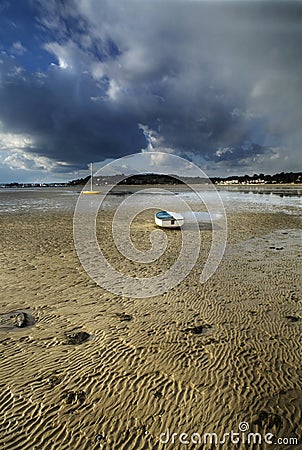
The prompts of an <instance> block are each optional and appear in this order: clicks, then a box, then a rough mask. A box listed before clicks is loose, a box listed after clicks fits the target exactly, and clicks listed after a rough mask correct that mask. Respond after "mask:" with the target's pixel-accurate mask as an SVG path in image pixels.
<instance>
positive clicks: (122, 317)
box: [117, 312, 133, 322]
mask: <svg viewBox="0 0 302 450" xmlns="http://www.w3.org/2000/svg"><path fill="white" fill-rule="evenodd" d="M117 316H118V317H119V318H120V321H121V322H130V321H131V320H133V317H132V316H130V314H126V313H124V312H123V313H117Z"/></svg>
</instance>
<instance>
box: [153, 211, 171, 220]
mask: <svg viewBox="0 0 302 450" xmlns="http://www.w3.org/2000/svg"><path fill="white" fill-rule="evenodd" d="M156 217H157V218H158V219H160V220H173V219H174V217H173V216H171V214H169V213H168V212H167V211H159V212H158V213H156Z"/></svg>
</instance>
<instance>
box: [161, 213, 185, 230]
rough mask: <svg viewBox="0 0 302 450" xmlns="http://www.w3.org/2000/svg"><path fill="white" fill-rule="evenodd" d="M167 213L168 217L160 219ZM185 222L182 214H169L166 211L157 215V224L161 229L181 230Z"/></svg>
mask: <svg viewBox="0 0 302 450" xmlns="http://www.w3.org/2000/svg"><path fill="white" fill-rule="evenodd" d="M161 213H162V215H164V214H163V213H167V214H166V217H158V215H159V216H160V215H161ZM184 222H185V220H184V218H183V216H182V215H181V214H178V213H172V212H171V213H170V212H169V213H168V212H166V211H161V212H159V213H156V214H155V224H156V225H157V226H159V227H161V228H180V227H182V225H183V224H184Z"/></svg>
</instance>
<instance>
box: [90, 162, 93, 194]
mask: <svg viewBox="0 0 302 450" xmlns="http://www.w3.org/2000/svg"><path fill="white" fill-rule="evenodd" d="M92 172H93V168H92V162H91V163H90V190H91V191H92Z"/></svg>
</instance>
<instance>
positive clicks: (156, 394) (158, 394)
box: [154, 391, 163, 398]
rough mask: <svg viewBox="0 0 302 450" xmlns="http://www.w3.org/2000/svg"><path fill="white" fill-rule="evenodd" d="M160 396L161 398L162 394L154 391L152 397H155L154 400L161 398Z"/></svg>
mask: <svg viewBox="0 0 302 450" xmlns="http://www.w3.org/2000/svg"><path fill="white" fill-rule="evenodd" d="M162 396H163V394H162V392H161V391H156V392H154V397H155V398H162Z"/></svg>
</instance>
